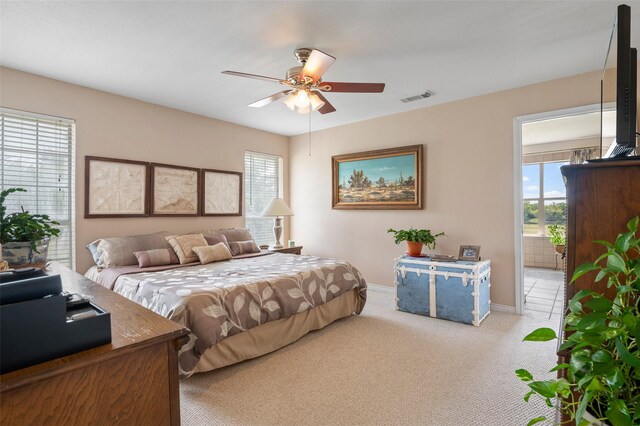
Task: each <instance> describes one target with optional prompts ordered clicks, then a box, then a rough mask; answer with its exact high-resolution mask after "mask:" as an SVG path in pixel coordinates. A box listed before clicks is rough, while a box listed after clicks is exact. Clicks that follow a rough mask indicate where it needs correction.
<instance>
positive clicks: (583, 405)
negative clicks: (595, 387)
mask: <svg viewBox="0 0 640 426" xmlns="http://www.w3.org/2000/svg"><path fill="white" fill-rule="evenodd" d="M591 398H592V393H591V392H588V391H587V392H585V393H584V394H583V395H582V398H580V403H579V404H578V409H577V410H576V424H580V423H581V422H582V417H584V412H585V411H586V409H587V405H588V404H589V401H591Z"/></svg>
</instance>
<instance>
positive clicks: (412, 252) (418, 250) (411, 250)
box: [407, 241, 424, 256]
mask: <svg viewBox="0 0 640 426" xmlns="http://www.w3.org/2000/svg"><path fill="white" fill-rule="evenodd" d="M423 245H424V244H423V243H416V242H414V241H407V254H408V255H409V256H420V255H421V254H422V246H423Z"/></svg>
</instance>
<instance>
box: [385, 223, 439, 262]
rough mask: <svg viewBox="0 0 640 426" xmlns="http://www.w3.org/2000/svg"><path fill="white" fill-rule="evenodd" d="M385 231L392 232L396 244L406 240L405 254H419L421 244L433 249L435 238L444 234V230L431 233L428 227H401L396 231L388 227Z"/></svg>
mask: <svg viewBox="0 0 640 426" xmlns="http://www.w3.org/2000/svg"><path fill="white" fill-rule="evenodd" d="M387 232H392V233H393V234H394V237H395V243H396V244H400V242H401V241H406V242H407V254H408V255H409V256H420V254H421V253H422V247H423V246H427V248H429V249H431V250H433V249H435V248H436V238H438V237H441V236H444V232H440V233H439V234H436V235H433V234H431V231H430V230H429V229H414V228H409V229H408V230H405V229H401V230H399V231H396V230H395V229H391V228H389V229H387Z"/></svg>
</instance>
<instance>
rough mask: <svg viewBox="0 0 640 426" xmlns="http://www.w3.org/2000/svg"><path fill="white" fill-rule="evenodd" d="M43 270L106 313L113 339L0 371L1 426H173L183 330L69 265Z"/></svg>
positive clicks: (177, 421) (177, 404)
mask: <svg viewBox="0 0 640 426" xmlns="http://www.w3.org/2000/svg"><path fill="white" fill-rule="evenodd" d="M47 272H50V273H59V274H60V275H61V277H62V286H63V288H64V290H65V291H68V292H71V293H80V294H82V295H85V296H87V297H88V298H90V299H91V300H92V301H93V302H95V303H96V304H97V305H99V306H100V307H102V308H104V309H106V310H107V311H109V312H110V313H111V334H112V342H111V344H108V345H103V346H99V347H96V348H93V349H89V350H86V351H83V352H78V353H76V354H73V355H69V356H66V357H62V358H58V359H54V360H51V361H47V362H44V363H42V364H37V365H33V366H31V367H27V368H23V369H21V370H17V371H12V372H10V373H6V374H3V375H2V376H0V424H2V425H21V424H38V425H76V424H78V425H80V424H83V425H86V424H92V425H118V424H120V425H179V424H180V399H179V398H180V395H179V389H178V386H179V383H178V361H177V351H178V349H179V348H180V346H181V345H182V344H183V343H184V342H185V341H186V339H187V337H186V336H187V335H188V330H187V329H185V328H183V327H182V326H180V325H178V324H176V323H174V322H173V321H170V320H168V319H166V318H163V317H161V316H160V315H157V314H155V313H153V312H151V311H150V310H148V309H145V308H143V307H142V306H140V305H138V304H136V303H134V302H131V301H130V300H128V299H126V298H124V297H122V296H120V295H118V294H116V293H114V292H112V291H110V290H108V289H106V288H104V287H102V286H100V285H98V284H96V283H94V282H92V281H90V280H89V279H87V278H85V277H83V276H82V275H80V274H77V273H75V272H73V271H71V270H69V269H68V268H65V267H63V266H60V265H58V264H55V263H53V264H52V265H50V267H49V270H48V271H47ZM33 344H34V345H37V344H38V342H33Z"/></svg>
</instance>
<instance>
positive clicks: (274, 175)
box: [244, 151, 283, 244]
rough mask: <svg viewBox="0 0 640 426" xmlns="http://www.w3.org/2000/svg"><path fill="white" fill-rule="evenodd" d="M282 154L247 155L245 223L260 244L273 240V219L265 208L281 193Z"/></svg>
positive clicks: (245, 168)
mask: <svg viewBox="0 0 640 426" xmlns="http://www.w3.org/2000/svg"><path fill="white" fill-rule="evenodd" d="M282 167H283V162H282V157H279V156H277V155H270V154H261V153H257V152H251V151H247V152H246V153H245V156H244V184H245V193H244V194H245V195H244V197H245V226H246V227H247V228H249V231H250V232H251V235H253V238H254V239H255V240H256V242H257V243H258V244H270V243H273V242H274V240H275V237H274V236H273V218H271V217H262V216H261V214H262V211H263V210H264V209H265V207H267V204H269V202H270V201H271V200H272V199H273V198H275V197H280V196H282V185H283V178H282Z"/></svg>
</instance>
